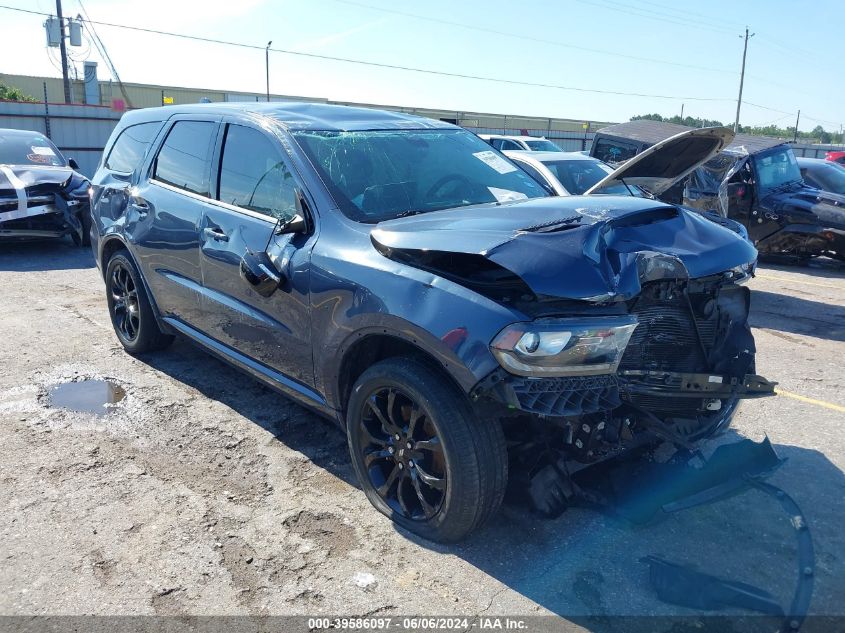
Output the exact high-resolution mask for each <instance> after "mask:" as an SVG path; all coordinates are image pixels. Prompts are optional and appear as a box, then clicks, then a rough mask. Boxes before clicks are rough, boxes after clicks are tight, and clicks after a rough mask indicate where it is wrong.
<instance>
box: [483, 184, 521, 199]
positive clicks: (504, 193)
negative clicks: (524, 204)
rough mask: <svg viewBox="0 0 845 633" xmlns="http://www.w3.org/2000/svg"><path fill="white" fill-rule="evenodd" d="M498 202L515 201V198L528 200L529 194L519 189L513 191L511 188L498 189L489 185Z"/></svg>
mask: <svg viewBox="0 0 845 633" xmlns="http://www.w3.org/2000/svg"><path fill="white" fill-rule="evenodd" d="M487 189H488V190H489V191H490V193H492V194H493V197H494V198H496V202H513V201H514V200H527V199H528V196H526V195H525V194H524V193H521V192H519V191H511V190H510V189H498V188H497V187H487Z"/></svg>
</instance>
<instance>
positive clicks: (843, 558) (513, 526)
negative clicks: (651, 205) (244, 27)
mask: <svg viewBox="0 0 845 633" xmlns="http://www.w3.org/2000/svg"><path fill="white" fill-rule="evenodd" d="M752 289H753V325H754V326H755V333H756V337H757V344H758V348H759V356H758V371H759V373H761V374H763V375H765V376H767V377H768V378H770V379H773V380H777V381H779V382H780V386H781V388H782V390H783V393H782V395H780V396H778V397H776V398H769V399H765V400H758V401H752V402H746V403H745V404H744V405H743V407H742V409H741V411H740V414H739V416H738V419H737V420H736V422H735V425H734V429H735V430H734V431H733V432H732V434H731V436H730V437H729V438H727V439H728V440H735V439H737V436H738V435H739V436H746V437H750V438H753V439H758V440H759V439H761V438H762V437H763V436H764V434H768V436H769V438H770V439H771V440H772V442H773V443H774V445H775V447H776V450H777V451H778V452H779V453H780V454H781V455H782V456H784V457H787V458H788V460H789V461H788V462H787V463H786V465H785V466H784V467H783V468H782V469H781V470H780V471H779V472H778V473H777V474H776V475H775V476H774V477H773V478H772V482H773V483H775V484H776V485H778V486H781V487H782V488H783V489H785V490H786V491H787V492H788V493H789V494H791V495H792V496H794V498H795V499H796V500H797V501H798V503H799V504H800V505H801V506H802V508H803V510H804V511H805V513H806V517H807V520H808V522H809V525H810V529H811V531H812V535H813V539H814V543H815V548H816V557H817V568H816V589H815V594H814V597H813V603H812V613H814V614H840V615H842V614H845V600H843V596H845V529H843V525H845V475H843V469H845V433H843V428H845V395H843V394H845V368H843V363H845V360H843V359H845V270H843V269H841V268H836V267H834V266H827V267H821V268H789V267H774V266H766V267H763V268H762V269H761V271H760V274H759V277H758V278H757V279H755V280H754V281H753V282H752ZM82 378H109V379H111V380H113V381H114V382H116V383H117V384H118V385H120V386H121V387H123V389H124V390H125V391H126V397H125V398H124V399H123V400H122V401H121V402H120V403H118V404H116V405H114V406H112V407H110V408H109V410H108V413H107V414H105V415H99V416H97V415H92V414H84V413H74V412H71V411H68V410H63V409H59V408H54V407H51V406H50V401H49V398H48V395H47V394H48V391H49V389H50V387H51V386H53V385H55V384H57V383H61V382H64V381H76V380H79V379H82ZM0 462H2V468H1V469H0V498H2V499H3V507H4V511H3V512H2V513H0V543H2V548H0V560H1V561H2V565H0V614H5V615H12V614H91V613H95V614H246V613H250V614H341V615H353V614H354V615H362V614H375V613H378V614H385V615H387V614H442V615H447V614H463V615H469V616H477V615H479V614H488V615H495V614H500V615H531V614H549V613H552V614H558V615H561V616H563V617H564V618H566V620H568V621H569V622H570V623H571V625H570V626H571V627H575V626H576V625H577V626H586V627H587V628H601V626H598V625H595V623H596V622H601V621H602V618H605V617H607V616H613V615H621V614H637V615H654V614H685V613H695V612H693V611H686V610H684V609H681V608H678V607H673V606H670V605H667V604H664V603H661V602H660V601H658V600H657V598H656V596H655V595H654V593H653V591H652V590H651V589H650V588H649V586H648V584H647V573H646V567H645V566H644V565H643V564H642V563H640V562H639V558H641V557H642V556H644V555H647V554H652V553H657V554H660V555H662V556H664V557H666V558H668V559H670V560H674V561H678V562H692V563H696V564H698V565H699V567H700V568H701V569H702V570H706V571H710V572H712V573H716V574H718V575H722V576H727V577H731V578H734V579H741V580H745V581H747V582H751V583H754V584H756V585H757V586H760V587H765V588H767V589H769V590H770V591H772V592H773V593H775V594H776V596H777V597H778V598H779V599H780V601H781V602H782V603H783V604H787V603H788V602H789V598H790V597H791V592H792V589H793V587H794V582H795V577H796V576H795V574H796V563H795V539H794V536H793V534H792V528H791V526H790V523H789V521H788V518H787V517H786V515H785V514H784V513H783V511H782V510H781V508H780V507H779V506H778V505H777V504H776V503H774V502H773V501H772V500H771V499H770V498H768V497H765V496H763V495H761V494H759V493H754V492H749V493H745V494H743V495H741V496H739V497H735V498H733V499H730V500H727V501H723V502H720V503H718V504H715V505H711V506H705V507H701V508H697V509H693V510H689V511H687V512H684V513H681V514H678V515H675V516H672V517H670V518H669V519H668V520H666V521H664V522H662V523H660V524H657V525H654V526H649V527H646V528H643V527H638V528H635V527H631V526H629V525H628V524H626V523H624V522H622V521H621V520H618V519H613V518H610V517H608V516H605V515H602V514H599V513H597V512H593V511H589V510H581V509H579V510H570V511H568V512H566V513H564V515H563V516H561V517H560V518H559V519H556V520H543V519H539V518H536V517H534V516H531V515H530V514H528V513H527V512H526V511H524V510H523V509H521V508H518V507H512V506H508V507H505V509H504V510H503V511H502V512H501V514H500V515H499V516H498V517H497V518H496V519H495V521H494V522H493V525H491V526H490V527H489V528H487V529H485V530H483V531H481V532H480V533H478V534H476V535H475V536H474V538H472V539H471V540H470V541H469V542H466V543H464V544H461V545H458V546H450V547H442V546H436V545H432V544H431V543H427V542H423V541H421V540H419V539H417V538H415V537H413V536H410V535H408V534H407V533H403V532H400V531H397V529H395V528H394V527H393V525H392V524H391V523H390V522H389V521H388V520H387V519H385V518H383V517H382V516H381V515H379V514H378V513H376V512H375V511H374V510H373V509H372V508H371V507H370V505H369V503H368V502H367V501H366V499H365V498H364V496H363V494H361V493H360V491H359V490H358V489H357V487H356V484H355V482H354V478H353V475H352V470H351V468H350V465H349V463H348V458H347V453H346V447H345V441H344V437H343V435H342V434H341V432H340V431H339V430H337V429H336V428H335V427H333V426H331V425H330V424H329V423H327V422H324V421H323V420H322V419H320V418H318V417H316V416H314V415H313V414H311V413H309V412H308V411H306V410H304V409H302V408H300V407H298V406H297V405H295V404H292V403H291V402H290V401H288V400H286V399H285V398H284V397H282V396H279V395H277V394H275V393H274V392H272V391H270V390H268V389H265V388H264V387H262V386H260V385H258V384H257V383H255V382H253V381H252V380H250V379H249V378H247V377H245V376H242V375H241V374H239V373H238V372H237V371H235V370H233V369H231V368H229V367H227V366H225V365H223V364H221V363H220V362H218V361H216V360H214V359H212V358H211V357H209V356H207V355H206V354H204V353H203V352H201V351H198V350H197V349H195V348H193V347H192V346H191V345H189V344H187V343H185V342H178V341H177V343H176V344H175V345H174V346H173V347H172V348H171V349H170V350H168V351H166V352H163V353H159V354H155V355H151V356H148V357H145V358H143V359H136V358H132V357H131V356H128V355H127V354H125V353H124V352H123V350H122V348H121V347H120V346H119V344H118V343H117V340H116V338H115V337H114V335H113V333H112V330H111V326H110V323H109V320H108V315H107V312H106V307H105V300H104V295H103V285H102V281H101V279H100V277H99V276H98V272H97V269H96V268H95V267H94V262H93V259H92V257H91V255H90V253H89V252H87V251H86V250H82V249H77V248H74V247H73V246H71V245H70V244H69V243H67V244H64V243H62V244H35V245H26V246H18V245H15V246H8V245H7V246H0ZM365 574H372V578H369V577H368V576H366V575H365ZM561 624H564V622H561ZM610 628H612V627H610Z"/></svg>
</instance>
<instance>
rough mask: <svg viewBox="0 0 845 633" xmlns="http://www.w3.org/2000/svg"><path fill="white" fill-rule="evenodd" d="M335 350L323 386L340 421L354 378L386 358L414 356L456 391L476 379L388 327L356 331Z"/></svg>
mask: <svg viewBox="0 0 845 633" xmlns="http://www.w3.org/2000/svg"><path fill="white" fill-rule="evenodd" d="M338 352H339V356H340V361H339V363H337V365H336V371H335V372H334V375H333V376H331V378H330V380H328V381H327V382H326V386H327V387H330V388H332V390H333V393H332V394H331V395H332V397H333V400H334V401H335V404H336V407H337V409H338V410H339V411H340V413H341V419H342V420H344V423H345V419H346V407H347V404H348V402H349V396H350V394H351V393H352V387H353V385H354V384H355V382H356V381H357V380H358V378H359V377H360V376H361V374H363V373H364V372H365V371H366V370H367V368H368V367H371V366H372V365H374V364H375V363H377V362H379V361H382V360H385V359H388V358H395V357H408V358H414V359H416V360H418V361H420V362H422V363H424V364H426V365H427V366H428V367H430V368H431V369H433V370H434V371H435V372H437V373H438V374H439V375H441V376H442V377H443V378H444V379H445V380H446V381H447V382H449V383H450V384H451V385H452V386H453V387H455V388H456V389H458V390H459V392H460V393H464V394H466V393H468V391H469V389H470V388H471V387H472V385H473V384H474V383H475V382H476V381H475V378H474V377H471V378H470V379H469V380H468V379H467V377H466V376H465V375H464V374H465V371H461V369H459V368H458V367H457V366H456V365H455V364H454V363H449V362H447V363H444V362H443V361H442V360H441V359H439V358H438V357H437V356H436V355H435V354H433V353H432V352H431V351H429V350H427V349H425V347H424V344H423V343H422V341H420V339H419V338H417V337H414V336H413V335H409V334H407V333H404V332H398V331H396V330H392V329H389V328H384V327H380V328H372V329H369V330H362V331H359V332H356V333H355V334H353V335H352V336H350V337H349V338H348V339H347V340H346V341H345V342H344V343H343V345H342V346H341V347H340V349H339V350H338Z"/></svg>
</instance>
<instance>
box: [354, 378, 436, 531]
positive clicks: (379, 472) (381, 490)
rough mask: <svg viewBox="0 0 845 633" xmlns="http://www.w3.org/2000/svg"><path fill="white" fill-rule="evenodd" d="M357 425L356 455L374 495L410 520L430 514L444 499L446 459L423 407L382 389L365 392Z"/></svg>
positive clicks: (400, 393)
mask: <svg viewBox="0 0 845 633" xmlns="http://www.w3.org/2000/svg"><path fill="white" fill-rule="evenodd" d="M359 424H360V429H359V435H358V437H359V439H358V450H359V455H360V456H361V459H362V460H363V465H364V469H365V470H366V472H367V475H368V477H369V480H370V484H372V486H373V489H374V490H375V491H376V493H377V494H378V495H379V497H381V498H382V500H383V501H384V502H385V503H386V504H387V505H388V506H389V507H390V508H391V509H392V510H393V511H394V512H396V513H397V514H400V515H401V516H403V517H405V518H408V519H412V520H414V521H427V520H428V519H431V518H432V517H433V516H434V515H436V514H437V513H438V512H439V511H440V507H441V506H442V505H443V499H444V498H445V496H446V485H447V476H446V475H447V472H446V459H445V455H444V453H443V446H442V444H441V443H440V437H439V434H438V432H437V427H436V426H435V425H434V422H433V421H432V419H431V417H430V416H429V414H428V412H427V411H426V410H425V408H424V407H423V406H422V405H420V404H419V403H418V402H416V401H415V400H414V399H413V398H412V397H410V396H409V395H408V394H406V393H404V392H403V391H401V390H399V389H396V388H393V387H385V388H382V389H379V390H377V391H374V392H373V393H372V394H370V397H369V398H368V399H367V401H366V403H365V404H364V411H363V414H362V416H361V419H360V422H359Z"/></svg>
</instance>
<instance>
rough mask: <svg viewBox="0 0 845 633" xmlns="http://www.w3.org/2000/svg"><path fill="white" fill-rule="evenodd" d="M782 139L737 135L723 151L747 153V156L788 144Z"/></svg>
mask: <svg viewBox="0 0 845 633" xmlns="http://www.w3.org/2000/svg"><path fill="white" fill-rule="evenodd" d="M788 142H789V141H786V140H784V139H782V138H773V137H771V136H753V135H751V134H737V135H736V136H734V140H733V142H732V143H731V144H730V145H728V146H727V147H726V148H725V149H724V151H726V152H732V153H738V152H741V153H744V154H745V153H747V154H756V153H757V152H762V151H763V150H767V149H770V148H772V147H777V146H778V145H783V144H785V143H788ZM743 150H744V151H743Z"/></svg>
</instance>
